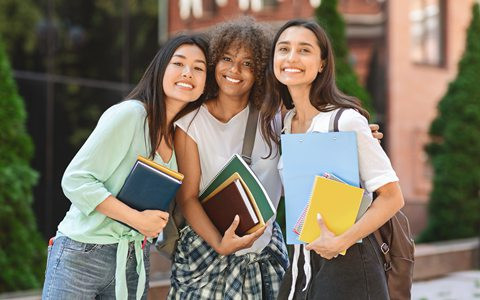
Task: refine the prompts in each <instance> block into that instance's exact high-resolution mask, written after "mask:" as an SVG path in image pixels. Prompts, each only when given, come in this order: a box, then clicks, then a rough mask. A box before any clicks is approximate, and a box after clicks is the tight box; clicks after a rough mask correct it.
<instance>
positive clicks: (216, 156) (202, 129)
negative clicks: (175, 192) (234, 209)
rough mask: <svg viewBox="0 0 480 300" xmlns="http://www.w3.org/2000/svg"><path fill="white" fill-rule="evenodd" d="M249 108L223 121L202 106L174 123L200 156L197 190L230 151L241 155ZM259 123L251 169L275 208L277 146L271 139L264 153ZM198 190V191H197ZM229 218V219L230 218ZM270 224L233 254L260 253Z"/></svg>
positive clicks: (278, 120) (277, 127)
mask: <svg viewBox="0 0 480 300" xmlns="http://www.w3.org/2000/svg"><path fill="white" fill-rule="evenodd" d="M248 112H249V107H248V106H247V107H246V108H245V109H244V110H242V111H241V112H239V113H238V114H237V115H235V116H234V117H233V118H232V119H230V120H229V121H228V122H227V123H223V122H221V121H219V120H218V119H216V118H215V117H214V116H213V115H212V114H210V112H209V111H208V109H207V107H206V106H205V105H202V106H201V107H200V108H199V109H198V110H195V111H193V112H191V113H189V114H187V115H185V116H183V117H182V118H181V119H180V120H178V121H176V122H175V126H178V127H180V128H181V129H182V130H183V131H185V132H186V133H187V134H188V136H189V137H191V138H192V140H193V141H194V142H195V143H196V144H197V147H198V154H199V157H200V168H201V177H200V191H202V190H203V189H204V188H205V187H206V185H207V184H208V183H209V182H210V181H211V180H212V179H213V178H214V177H215V175H217V173H218V172H219V171H220V169H221V168H222V167H223V166H224V165H225V163H226V162H227V161H228V160H229V159H230V158H231V157H232V155H233V154H235V153H237V154H240V155H241V154H242V147H243V137H244V134H245V127H246V126H247V119H248ZM260 126H261V125H260V122H259V123H258V124H257V132H256V135H255V144H254V147H253V151H252V164H251V166H250V167H251V169H252V170H253V172H254V173H255V175H256V176H257V177H258V179H259V180H260V181H261V182H262V184H263V186H264V187H265V190H266V191H267V193H268V195H269V197H270V199H271V200H272V203H273V205H274V206H275V208H277V206H278V201H279V199H280V196H281V193H282V185H281V181H280V176H279V173H278V169H277V164H278V159H279V154H278V147H277V145H276V144H275V143H274V142H272V147H273V148H272V155H271V156H270V157H269V158H266V159H265V158H264V157H266V156H267V155H268V153H269V151H268V146H267V144H266V142H265V141H264V139H263V137H262V135H261V129H260ZM272 126H275V130H276V132H280V126H281V116H280V114H278V115H277V116H276V118H275V122H274V125H272ZM200 191H199V192H200ZM274 218H275V216H274V217H273V219H274ZM232 221H233V220H232ZM271 237H272V223H271V222H270V225H269V226H268V228H267V229H266V230H265V233H264V234H263V235H262V236H261V237H260V238H259V239H258V240H256V241H255V243H254V244H253V246H252V247H250V248H248V249H243V250H240V251H237V252H236V255H243V254H245V253H250V252H257V253H260V252H261V251H262V250H263V248H265V246H266V245H268V243H269V242H270V240H271Z"/></svg>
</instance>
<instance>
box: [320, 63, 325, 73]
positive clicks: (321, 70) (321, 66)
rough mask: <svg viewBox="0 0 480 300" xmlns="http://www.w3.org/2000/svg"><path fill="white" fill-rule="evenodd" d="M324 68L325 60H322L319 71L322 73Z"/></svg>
mask: <svg viewBox="0 0 480 300" xmlns="http://www.w3.org/2000/svg"><path fill="white" fill-rule="evenodd" d="M324 68H325V62H324V61H323V60H322V62H321V63H320V67H319V68H318V73H322V72H323V69H324Z"/></svg>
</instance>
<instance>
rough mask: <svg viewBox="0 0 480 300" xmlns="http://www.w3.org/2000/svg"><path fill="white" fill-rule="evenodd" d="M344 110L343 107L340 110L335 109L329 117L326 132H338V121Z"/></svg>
mask: <svg viewBox="0 0 480 300" xmlns="http://www.w3.org/2000/svg"><path fill="white" fill-rule="evenodd" d="M345 109H346V108H345V107H341V108H340V109H337V110H335V111H334V112H333V114H332V115H331V116H330V124H329V126H328V131H334V132H338V120H339V119H340V116H341V115H342V113H343V112H344V111H345Z"/></svg>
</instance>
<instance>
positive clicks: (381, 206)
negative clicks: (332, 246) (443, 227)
mask: <svg viewBox="0 0 480 300" xmlns="http://www.w3.org/2000/svg"><path fill="white" fill-rule="evenodd" d="M389 185H394V186H393V187H392V188H391V189H390V191H388V192H383V193H381V194H379V195H378V197H377V198H376V199H375V200H374V201H373V203H372V205H371V207H370V208H369V209H368V210H367V211H366V212H365V214H364V215H363V217H362V218H360V220H358V222H356V223H355V224H354V225H353V226H352V227H350V229H348V230H347V231H345V232H344V233H343V234H341V235H339V236H338V238H339V239H340V241H341V244H342V245H343V247H342V248H343V249H347V248H348V247H350V246H351V245H353V244H354V243H356V241H358V240H360V239H362V238H364V237H366V236H368V235H369V234H371V233H372V232H374V231H375V230H377V229H378V228H379V227H380V226H382V225H383V224H385V222H387V221H388V220H389V219H390V218H392V217H393V216H394V215H395V214H396V213H397V212H398V210H400V208H402V207H403V204H404V200H403V195H402V193H401V191H400V188H399V187H398V183H396V182H395V183H390V184H389Z"/></svg>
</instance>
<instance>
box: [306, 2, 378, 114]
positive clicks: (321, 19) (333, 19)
mask: <svg viewBox="0 0 480 300" xmlns="http://www.w3.org/2000/svg"><path fill="white" fill-rule="evenodd" d="M337 7H338V0H323V1H322V4H321V5H320V6H319V7H318V8H317V9H316V10H315V16H316V19H317V22H318V24H320V25H321V26H322V27H323V28H324V29H325V31H326V32H327V33H328V35H329V37H330V41H331V42H332V46H333V51H334V54H335V73H336V79H337V85H338V88H339V89H340V90H341V91H342V92H344V93H345V94H347V95H351V96H355V97H357V98H358V99H360V100H361V101H362V105H363V107H365V108H366V109H368V111H369V112H370V113H371V114H372V113H373V106H372V104H371V100H370V95H369V94H368V93H367V91H366V90H365V89H364V88H363V87H362V86H361V85H360V84H359V83H358V78H357V75H356V74H355V72H354V70H353V68H352V66H351V64H350V63H349V55H348V47H347V38H346V35H345V21H344V20H343V17H342V16H341V15H340V13H339V12H338V8H337Z"/></svg>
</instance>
